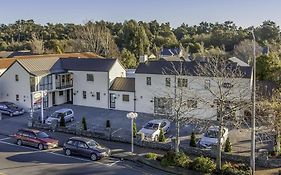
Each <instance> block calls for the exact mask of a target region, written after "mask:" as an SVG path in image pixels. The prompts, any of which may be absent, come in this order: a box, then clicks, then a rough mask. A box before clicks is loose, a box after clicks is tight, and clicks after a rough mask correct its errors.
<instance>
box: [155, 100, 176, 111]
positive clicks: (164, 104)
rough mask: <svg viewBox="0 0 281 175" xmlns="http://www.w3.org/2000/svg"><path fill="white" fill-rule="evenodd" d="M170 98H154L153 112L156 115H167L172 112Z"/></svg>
mask: <svg viewBox="0 0 281 175" xmlns="http://www.w3.org/2000/svg"><path fill="white" fill-rule="evenodd" d="M172 100H173V99H172V98H165V97H160V98H158V97H155V98H154V112H155V113H157V114H167V113H168V114H169V113H171V112H172V104H173V101H172Z"/></svg>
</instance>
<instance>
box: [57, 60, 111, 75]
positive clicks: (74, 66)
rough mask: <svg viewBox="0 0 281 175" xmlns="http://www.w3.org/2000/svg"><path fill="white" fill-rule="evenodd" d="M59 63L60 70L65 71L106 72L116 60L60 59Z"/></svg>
mask: <svg viewBox="0 0 281 175" xmlns="http://www.w3.org/2000/svg"><path fill="white" fill-rule="evenodd" d="M60 61H61V67H62V69H65V70H75V71H99V72H108V71H109V70H110V69H111V67H112V66H113V64H114V63H115V62H116V59H112V58H106V59H80V58H67V59H66V58H62V59H61V60H60Z"/></svg>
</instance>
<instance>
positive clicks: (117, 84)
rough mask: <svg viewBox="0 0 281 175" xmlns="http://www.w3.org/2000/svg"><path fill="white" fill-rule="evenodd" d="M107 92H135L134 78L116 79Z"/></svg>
mask: <svg viewBox="0 0 281 175" xmlns="http://www.w3.org/2000/svg"><path fill="white" fill-rule="evenodd" d="M109 90H112V91H126V92H135V78H124V77H117V78H115V79H114V82H113V83H112V85H111V87H110V88H109Z"/></svg>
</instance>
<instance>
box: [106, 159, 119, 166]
mask: <svg viewBox="0 0 281 175" xmlns="http://www.w3.org/2000/svg"><path fill="white" fill-rule="evenodd" d="M118 162H121V161H120V160H117V161H115V162H113V163H111V164H108V166H113V165H115V164H117V163H118Z"/></svg>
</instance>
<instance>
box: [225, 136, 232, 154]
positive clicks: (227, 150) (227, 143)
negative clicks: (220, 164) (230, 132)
mask: <svg viewBox="0 0 281 175" xmlns="http://www.w3.org/2000/svg"><path fill="white" fill-rule="evenodd" d="M231 150H232V148H231V143H230V140H229V138H227V139H226V142H225V147H224V152H227V153H230V152H231Z"/></svg>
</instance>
